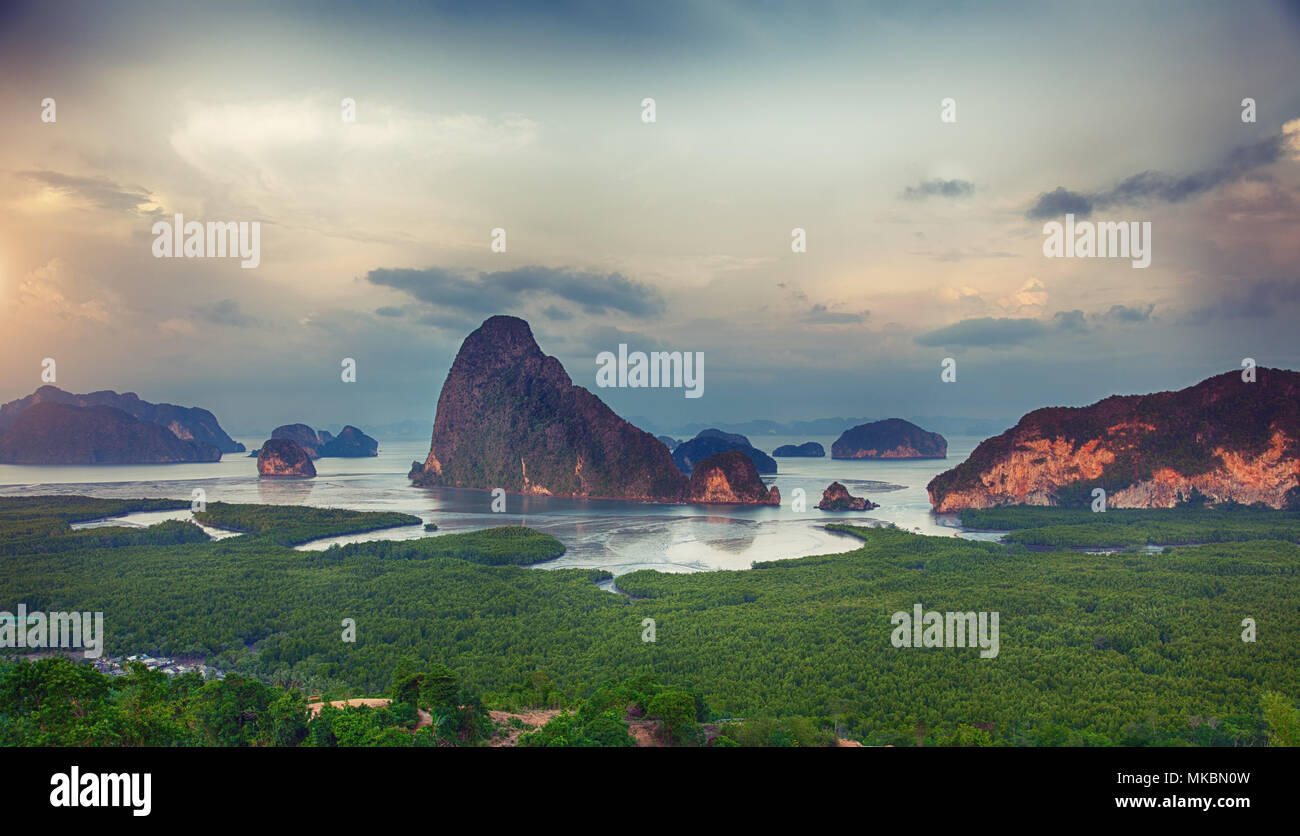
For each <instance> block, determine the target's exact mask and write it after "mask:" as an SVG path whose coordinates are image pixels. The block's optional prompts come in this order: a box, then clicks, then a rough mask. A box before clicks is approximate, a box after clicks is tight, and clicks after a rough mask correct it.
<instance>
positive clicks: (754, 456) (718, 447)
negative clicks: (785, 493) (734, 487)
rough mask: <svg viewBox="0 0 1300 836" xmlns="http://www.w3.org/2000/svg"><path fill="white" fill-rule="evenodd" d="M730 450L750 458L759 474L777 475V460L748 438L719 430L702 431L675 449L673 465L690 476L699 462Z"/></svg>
mask: <svg viewBox="0 0 1300 836" xmlns="http://www.w3.org/2000/svg"><path fill="white" fill-rule="evenodd" d="M728 450H739V451H740V452H742V453H744V454H745V455H746V456H749V459H750V461H752V462H753V463H754V467H755V468H756V469H757V470H758V472H759V473H776V460H775V459H773V458H772V457H771V456H769V455H768V454H767V453H764V452H763V451H762V450H759V449H758V448H756V447H755V446H754V445H752V444H750V443H749V439H748V438H746V437H745V436H743V435H740V434H738V433H725V432H723V431H722V430H717V429H708V430H701V431H700V433H699V434H698V435H696V436H695V438H692V439H691V440H690V441H684V442H682V443H681V444H679V445H677V446H676V447H674V448H673V463H674V464H676V465H677V469H678V470H680V471H681V472H682V473H685V474H687V475H690V473H691V471H692V470H694V468H695V466H696V463H697V462H702V461H704V460H705V459H707V458H708V457H710V456H713V455H716V454H718V453H725V452H726V451H728Z"/></svg>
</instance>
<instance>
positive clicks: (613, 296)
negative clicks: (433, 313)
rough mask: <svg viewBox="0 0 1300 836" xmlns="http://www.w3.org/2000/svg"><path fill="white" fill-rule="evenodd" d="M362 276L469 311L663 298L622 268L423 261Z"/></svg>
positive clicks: (655, 306)
mask: <svg viewBox="0 0 1300 836" xmlns="http://www.w3.org/2000/svg"><path fill="white" fill-rule="evenodd" d="M366 281H368V282H370V283H371V284H374V285H379V286H382V287H391V288H393V289H395V290H400V291H402V292H404V293H406V294H408V295H409V296H411V297H412V298H414V299H418V300H419V301H421V302H427V303H428V304H430V305H436V306H438V307H439V308H441V309H451V310H455V311H459V312H461V313H464V314H471V315H474V316H482V315H489V314H494V313H500V312H501V311H503V310H514V309H516V308H518V307H519V303H520V302H521V301H522V300H523V299H524V298H525V297H529V296H537V297H543V298H544V297H551V298H555V299H560V300H563V301H566V302H571V303H573V304H576V305H579V306H580V307H581V308H582V310H583V311H585V312H587V313H589V314H603V313H605V312H606V311H609V310H614V311H620V312H622V313H625V314H628V315H629V316H634V317H651V316H656V315H658V314H661V313H663V311H664V307H665V306H664V300H663V297H662V296H661V295H660V294H659V292H658V291H657V290H655V289H654V288H652V287H650V286H649V285H646V284H643V283H641V282H638V281H635V280H633V279H629V278H627V277H626V276H624V275H623V274H622V273H595V272H590V271H580V270H571V269H569V268H566V267H539V266H530V267H519V268H516V269H514V270H499V271H496V272H491V273H488V272H480V273H473V272H470V271H465V270H447V269H443V268H441V267H428V268H425V269H423V270H412V269H407V268H402V269H387V268H381V269H378V270H371V271H370V272H369V273H367V274H366Z"/></svg>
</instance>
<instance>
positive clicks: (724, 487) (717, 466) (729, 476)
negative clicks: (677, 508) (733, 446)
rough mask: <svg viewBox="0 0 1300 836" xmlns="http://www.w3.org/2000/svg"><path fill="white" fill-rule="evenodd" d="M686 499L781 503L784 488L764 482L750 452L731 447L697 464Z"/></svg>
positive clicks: (733, 502)
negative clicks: (749, 454) (746, 453)
mask: <svg viewBox="0 0 1300 836" xmlns="http://www.w3.org/2000/svg"><path fill="white" fill-rule="evenodd" d="M686 501H687V502H698V503H730V504H735V503H750V504H754V505H780V504H781V491H780V490H778V489H777V488H776V486H773V487H771V488H768V487H767V486H766V485H764V484H763V480H762V479H760V478H759V475H758V471H757V470H756V469H755V468H754V462H753V461H752V460H751V459H750V458H749V456H747V455H745V454H744V453H743V452H741V451H740V450H728V451H726V452H723V453H717V454H715V455H712V456H709V457H708V458H707V459H705V460H704V461H702V462H700V463H699V464H697V465H696V466H695V469H694V470H693V471H692V472H691V481H690V483H689V485H687V488H686Z"/></svg>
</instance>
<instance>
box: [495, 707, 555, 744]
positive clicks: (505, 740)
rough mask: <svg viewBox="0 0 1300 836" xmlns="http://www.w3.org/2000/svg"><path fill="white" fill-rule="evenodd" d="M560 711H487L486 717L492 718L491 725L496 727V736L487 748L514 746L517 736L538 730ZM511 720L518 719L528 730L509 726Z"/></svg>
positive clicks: (546, 709)
mask: <svg viewBox="0 0 1300 836" xmlns="http://www.w3.org/2000/svg"><path fill="white" fill-rule="evenodd" d="M559 713H560V711H559V709H557V708H537V709H533V710H531V711H523V712H518V713H516V712H511V711H489V712H488V716H490V717H491V718H492V724H493V725H494V726H498V727H499V728H498V729H497V734H496V735H494V736H493V737H492V741H491V742H490V743H488V745H489V746H516V745H518V744H519V735H521V734H523V733H524V732H531V731H536V730H537V729H540V728H541V727H542V726H544V725H546V724H547V723H549V722H550V721H551V718H552V717H554V716H555V715H556V714H559ZM512 719H518V720H519V722H521V723H523V724H524V725H525V726H527V727H528V728H522V729H521V728H516V727H514V726H512V725H510V721H511V720H512Z"/></svg>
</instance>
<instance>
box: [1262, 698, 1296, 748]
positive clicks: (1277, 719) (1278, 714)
mask: <svg viewBox="0 0 1300 836" xmlns="http://www.w3.org/2000/svg"><path fill="white" fill-rule="evenodd" d="M1259 702H1260V706H1261V707H1262V708H1263V710H1264V722H1266V723H1268V729H1269V736H1268V744H1269V745H1270V746H1300V711H1297V710H1296V707H1295V706H1294V705H1292V704H1291V701H1290V700H1288V699H1287V698H1286V696H1285V695H1284V694H1279V693H1278V692H1277V691H1265V692H1264V694H1263V695H1262V696H1261V697H1260V698H1259Z"/></svg>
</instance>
